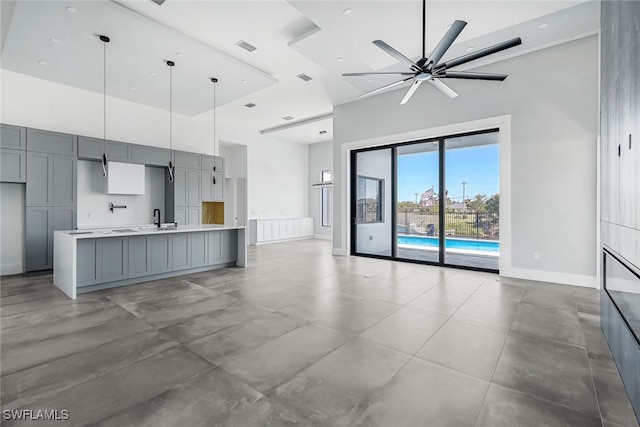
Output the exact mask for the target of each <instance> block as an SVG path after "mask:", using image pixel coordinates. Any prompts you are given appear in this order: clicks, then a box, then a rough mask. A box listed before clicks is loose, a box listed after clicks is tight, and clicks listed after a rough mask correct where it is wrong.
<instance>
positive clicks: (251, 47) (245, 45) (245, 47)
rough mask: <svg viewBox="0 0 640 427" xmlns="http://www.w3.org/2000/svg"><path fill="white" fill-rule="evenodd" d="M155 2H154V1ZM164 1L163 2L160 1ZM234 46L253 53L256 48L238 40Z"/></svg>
mask: <svg viewBox="0 0 640 427" xmlns="http://www.w3.org/2000/svg"><path fill="white" fill-rule="evenodd" d="M154 1H155V0H154ZM162 1H164V0H162ZM236 46H239V47H241V48H243V49H244V50H246V51H247V52H253V51H254V50H256V47H255V46H253V45H250V44H249V43H247V42H246V41H244V40H240V41H239V42H238V43H236Z"/></svg>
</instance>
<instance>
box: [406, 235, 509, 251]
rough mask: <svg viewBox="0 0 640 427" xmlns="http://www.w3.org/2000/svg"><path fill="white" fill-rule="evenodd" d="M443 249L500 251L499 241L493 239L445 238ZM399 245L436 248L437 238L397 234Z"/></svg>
mask: <svg viewBox="0 0 640 427" xmlns="http://www.w3.org/2000/svg"><path fill="white" fill-rule="evenodd" d="M444 242H445V249H461V250H469V251H484V252H496V253H498V252H500V242H497V241H495V240H470V239H452V238H447V239H445V241H444ZM398 244H399V245H413V246H424V247H427V248H437V247H438V238H437V237H427V236H398Z"/></svg>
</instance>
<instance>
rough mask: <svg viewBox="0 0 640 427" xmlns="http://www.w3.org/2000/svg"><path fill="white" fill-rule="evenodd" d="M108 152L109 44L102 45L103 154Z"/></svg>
mask: <svg viewBox="0 0 640 427" xmlns="http://www.w3.org/2000/svg"><path fill="white" fill-rule="evenodd" d="M106 151H107V43H103V44H102V152H106Z"/></svg>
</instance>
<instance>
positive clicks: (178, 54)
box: [176, 52, 184, 56]
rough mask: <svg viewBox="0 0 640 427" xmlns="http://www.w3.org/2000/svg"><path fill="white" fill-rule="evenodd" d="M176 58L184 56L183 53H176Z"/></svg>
mask: <svg viewBox="0 0 640 427" xmlns="http://www.w3.org/2000/svg"><path fill="white" fill-rule="evenodd" d="M176 56H184V53H182V52H178V53H176Z"/></svg>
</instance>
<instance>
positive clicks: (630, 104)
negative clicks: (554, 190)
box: [600, 1, 640, 268]
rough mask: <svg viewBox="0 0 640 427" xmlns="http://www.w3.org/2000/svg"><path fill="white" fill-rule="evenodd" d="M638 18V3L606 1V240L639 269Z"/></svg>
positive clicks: (603, 120) (603, 126) (603, 135)
mask: <svg viewBox="0 0 640 427" xmlns="http://www.w3.org/2000/svg"><path fill="white" fill-rule="evenodd" d="M639 17H640V2H637V1H626V2H624V1H623V2H603V3H602V49H601V51H602V68H601V85H600V86H601V88H600V90H601V93H600V110H601V117H600V126H601V131H600V134H601V177H602V179H601V191H602V193H601V207H602V208H601V231H602V243H603V244H604V245H605V246H607V247H608V248H609V249H611V250H612V251H613V252H615V253H617V254H618V255H619V256H621V257H622V258H624V259H626V260H627V262H629V263H631V264H634V265H635V266H636V267H637V268H640V35H639V34H638V28H639V27H640V24H639V20H640V18H639ZM629 135H632V145H631V148H629ZM619 144H620V155H618V145H619Z"/></svg>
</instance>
